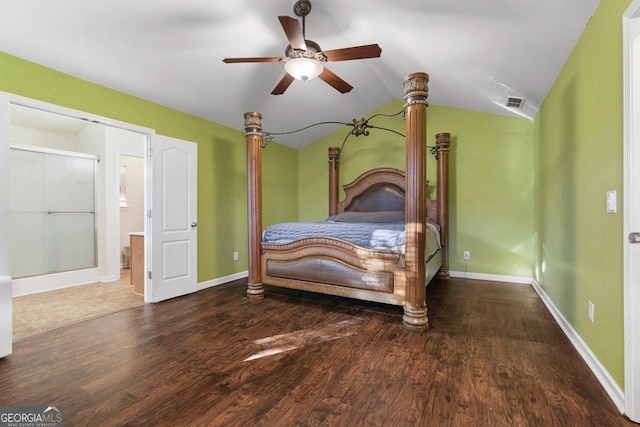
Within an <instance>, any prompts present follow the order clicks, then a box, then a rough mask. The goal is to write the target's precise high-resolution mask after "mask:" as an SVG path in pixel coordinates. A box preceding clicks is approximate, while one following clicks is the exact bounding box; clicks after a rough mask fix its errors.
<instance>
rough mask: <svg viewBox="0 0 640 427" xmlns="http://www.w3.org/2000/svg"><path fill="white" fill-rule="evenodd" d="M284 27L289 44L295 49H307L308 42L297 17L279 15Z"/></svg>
mask: <svg viewBox="0 0 640 427" xmlns="http://www.w3.org/2000/svg"><path fill="white" fill-rule="evenodd" d="M278 19H279V20H280V24H282V29H283V30H284V33H285V34H286V35H287V39H288V40H289V45H290V46H291V47H292V48H294V49H300V50H307V44H306V43H305V41H304V34H302V28H301V27H300V23H299V22H298V20H297V19H295V18H292V17H290V16H278Z"/></svg>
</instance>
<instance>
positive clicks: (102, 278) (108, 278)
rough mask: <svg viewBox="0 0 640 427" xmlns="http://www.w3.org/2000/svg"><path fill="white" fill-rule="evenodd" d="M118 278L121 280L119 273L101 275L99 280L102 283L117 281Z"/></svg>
mask: <svg viewBox="0 0 640 427" xmlns="http://www.w3.org/2000/svg"><path fill="white" fill-rule="evenodd" d="M116 280H120V277H119V275H118V276H100V277H98V282H100V283H109V282H115V281H116Z"/></svg>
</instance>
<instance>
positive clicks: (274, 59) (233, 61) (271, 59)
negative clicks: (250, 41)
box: [222, 56, 283, 64]
mask: <svg viewBox="0 0 640 427" xmlns="http://www.w3.org/2000/svg"><path fill="white" fill-rule="evenodd" d="M282 59H283V58H280V57H275V56H273V57H266V58H224V59H223V60H222V62H226V63H227V64H237V63H239V62H280V61H281V60H282Z"/></svg>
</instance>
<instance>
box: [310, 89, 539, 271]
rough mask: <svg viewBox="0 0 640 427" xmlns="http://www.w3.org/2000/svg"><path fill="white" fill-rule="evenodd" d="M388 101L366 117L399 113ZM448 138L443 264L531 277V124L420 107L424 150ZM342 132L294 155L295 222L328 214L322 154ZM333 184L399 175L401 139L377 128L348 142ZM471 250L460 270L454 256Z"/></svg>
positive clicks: (380, 122) (389, 124) (397, 124)
mask: <svg viewBox="0 0 640 427" xmlns="http://www.w3.org/2000/svg"><path fill="white" fill-rule="evenodd" d="M402 106H403V103H402V102H401V101H396V102H392V103H389V104H387V105H385V106H384V107H382V108H380V109H379V110H376V111H374V112H372V113H370V114H367V115H366V117H370V116H371V115H373V114H378V113H384V114H393V113H396V112H398V111H400V110H401V109H402ZM370 124H372V125H376V126H380V127H386V128H391V129H393V130H396V131H397V132H400V133H403V134H404V121H403V120H402V118H401V116H398V117H395V118H387V117H378V118H376V119H373V120H372V121H371V122H370ZM439 132H450V133H451V140H452V144H451V153H452V154H451V156H450V207H451V212H450V224H451V229H450V233H449V236H450V237H449V238H450V248H449V254H450V261H449V266H450V269H451V270H453V271H461V272H463V271H465V268H466V269H467V271H469V272H474V273H485V274H493V275H502V276H520V277H527V278H531V277H533V265H534V264H533V262H534V258H533V254H534V252H533V250H534V238H533V235H534V234H533V206H534V204H533V161H532V158H533V123H532V122H531V121H529V120H526V119H522V118H512V117H504V116H498V115H493V114H485V113H478V112H473V111H467V110H459V109H454V108H447V107H440V106H435V105H432V106H430V107H429V108H428V109H427V135H428V140H427V144H428V145H434V143H435V135H436V134H437V133H439ZM347 133H348V128H346V127H345V128H342V129H339V130H337V131H335V132H334V133H332V134H330V135H328V136H326V137H324V138H322V139H320V140H318V141H316V142H314V143H313V144H310V145H308V146H306V147H304V148H303V149H301V150H300V151H299V177H300V178H299V196H298V197H299V200H300V208H299V218H300V220H303V221H317V220H320V219H323V218H326V216H327V213H328V184H327V183H328V173H329V172H328V164H327V149H328V147H330V146H340V145H341V144H342V141H343V140H344V137H345V135H346V134H347ZM340 163H341V167H340V174H341V175H340V183H341V185H342V184H345V183H347V182H350V181H352V180H353V179H355V178H356V177H357V176H358V175H359V174H361V173H362V172H364V171H366V170H368V169H371V168H374V167H395V168H398V169H402V170H404V169H405V166H404V165H405V150H404V138H402V137H400V136H398V135H396V134H393V133H391V132H386V131H382V130H378V129H372V130H371V131H370V135H369V136H367V137H365V136H360V137H357V138H356V137H350V138H349V139H348V140H347V142H346V144H345V147H344V150H343V152H342V155H341V162H340ZM427 178H428V179H429V195H430V196H431V197H435V183H436V161H435V159H434V158H433V156H432V155H431V154H428V157H427ZM464 250H469V251H471V259H470V260H469V261H468V262H467V266H465V264H464V260H463V258H462V252H463V251H464Z"/></svg>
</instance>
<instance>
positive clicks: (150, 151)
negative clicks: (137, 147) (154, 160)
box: [149, 147, 153, 157]
mask: <svg viewBox="0 0 640 427" xmlns="http://www.w3.org/2000/svg"><path fill="white" fill-rule="evenodd" d="M152 152H153V150H152V149H151V147H149V157H151V154H152Z"/></svg>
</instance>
